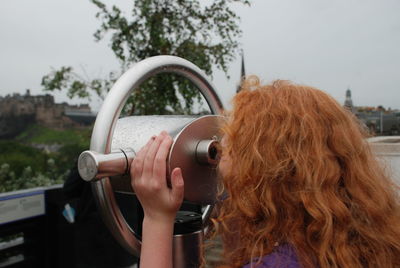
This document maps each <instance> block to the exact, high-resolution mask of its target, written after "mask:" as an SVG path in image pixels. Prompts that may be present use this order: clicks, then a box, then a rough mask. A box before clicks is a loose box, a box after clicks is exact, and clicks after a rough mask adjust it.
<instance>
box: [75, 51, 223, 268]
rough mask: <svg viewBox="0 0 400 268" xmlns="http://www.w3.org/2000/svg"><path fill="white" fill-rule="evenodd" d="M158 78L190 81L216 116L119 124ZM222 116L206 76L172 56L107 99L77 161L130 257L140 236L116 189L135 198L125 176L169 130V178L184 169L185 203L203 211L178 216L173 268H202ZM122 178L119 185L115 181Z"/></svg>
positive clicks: (142, 68)
mask: <svg viewBox="0 0 400 268" xmlns="http://www.w3.org/2000/svg"><path fill="white" fill-rule="evenodd" d="M159 73H175V74H179V75H181V76H183V77H186V78H187V79H189V80H190V81H191V82H192V83H193V84H194V85H195V86H196V87H197V88H198V89H199V90H200V92H201V93H202V95H203V96H204V98H205V99H206V101H207V103H208V105H209V106H210V109H211V112H212V113H213V114H214V115H207V116H202V117H194V116H176V115H175V116H165V115H164V116H158V115H154V116H132V117H125V118H120V119H118V118H119V116H120V113H121V110H122V108H123V106H124V104H125V102H126V100H127V99H128V97H129V95H130V94H131V92H132V91H133V90H134V89H135V88H137V87H138V86H139V85H140V84H141V83H142V82H144V81H145V80H146V79H148V78H149V77H151V76H154V75H156V74H159ZM149 101H151V100H149ZM221 111H222V104H221V101H220V100H219V98H218V96H217V94H216V93H215V90H214V88H213V86H212V84H211V83H210V82H209V81H208V79H207V78H206V76H205V75H204V73H203V72H202V71H201V70H200V69H199V68H198V67H197V66H195V65H194V64H192V63H191V62H189V61H187V60H184V59H182V58H179V57H174V56H156V57H152V58H148V59H146V60H143V61H141V62H139V63H137V64H135V65H134V66H133V67H132V68H130V69H129V70H128V71H127V72H125V73H124V74H123V75H122V76H121V77H120V78H119V79H118V80H117V82H116V83H115V85H114V86H113V88H112V89H111V91H110V92H109V93H108V95H107V97H106V99H105V100H104V103H103V105H102V107H101V109H100V111H99V113H98V115H97V118H96V122H95V125H94V128H93V133H92V137H91V142H90V151H85V152H83V153H82V154H81V155H80V156H79V161H78V170H79V174H80V175H81V177H82V178H83V179H84V180H86V181H90V182H92V189H93V192H94V195H95V198H96V201H97V205H98V207H99V209H100V211H101V214H102V216H103V219H104V221H105V223H106V225H107V226H108V228H109V229H110V231H111V232H112V233H113V235H114V237H115V238H116V239H117V240H118V241H119V242H120V244H121V245H122V246H124V247H125V248H126V249H127V250H128V251H129V252H130V253H132V254H134V255H137V256H140V248H141V241H140V233H139V232H138V230H134V228H132V227H131V226H130V225H129V224H128V223H127V221H126V219H125V217H124V216H123V213H121V210H120V207H119V206H118V204H117V201H116V198H115V195H114V191H116V189H117V188H118V190H119V191H123V192H125V193H132V194H134V193H133V190H132V189H131V186H130V177H129V176H127V174H129V169H130V164H131V162H132V160H133V159H134V158H135V154H136V152H138V151H139V150H140V148H141V147H143V146H144V145H145V144H146V142H147V141H148V139H149V138H150V137H151V136H153V135H157V134H159V133H160V132H161V131H162V130H165V131H167V132H168V133H169V135H170V136H171V137H172V138H173V140H174V141H173V144H172V146H171V149H170V152H169V155H168V159H167V175H168V174H170V173H171V171H172V170H173V169H174V168H175V167H180V168H181V170H182V173H183V178H184V180H185V189H184V190H185V195H184V199H185V200H187V201H189V202H192V203H195V204H198V205H201V206H202V210H201V211H202V214H196V213H192V212H189V213H185V212H179V213H178V216H177V219H176V221H175V222H176V223H175V230H174V240H173V243H174V244H173V248H174V256H173V262H174V267H176V268H183V267H185V268H187V267H197V266H198V265H199V260H200V245H201V243H202V239H203V233H204V230H205V229H207V228H206V226H205V225H206V222H207V220H208V217H209V216H210V213H211V211H212V209H213V205H214V203H215V200H216V194H217V193H216V192H217V190H216V189H217V181H216V164H217V162H218V150H217V148H218V147H217V146H218V142H219V140H220V137H219V131H218V128H219V125H220V123H221V122H220V121H221V117H220V116H218V115H217V114H219V113H220V112H221ZM124 174H125V177H124V176H122V179H121V175H124ZM118 176H119V179H115V180H114V178H117V177H118ZM121 181H122V183H121ZM121 188H122V190H121ZM131 213H135V211H132V212H131ZM156 254H157V253H156V252H155V255H156Z"/></svg>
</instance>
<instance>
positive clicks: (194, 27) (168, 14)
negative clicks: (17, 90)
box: [42, 0, 249, 114]
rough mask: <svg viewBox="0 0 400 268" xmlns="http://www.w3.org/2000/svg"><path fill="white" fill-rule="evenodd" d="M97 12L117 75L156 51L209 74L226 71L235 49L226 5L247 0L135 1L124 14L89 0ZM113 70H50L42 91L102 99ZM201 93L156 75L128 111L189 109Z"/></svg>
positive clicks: (98, 35)
mask: <svg viewBox="0 0 400 268" xmlns="http://www.w3.org/2000/svg"><path fill="white" fill-rule="evenodd" d="M91 1H92V3H93V4H95V5H96V6H97V7H98V8H99V10H98V12H97V14H96V17H97V18H98V19H100V20H101V26H100V28H99V29H98V30H97V31H96V32H95V33H94V37H95V40H96V41H100V40H102V39H104V38H105V37H108V36H110V34H111V40H110V46H111V49H112V50H113V52H114V54H115V56H116V57H117V59H118V60H119V61H120V63H121V74H122V72H123V71H124V70H126V69H127V68H128V67H129V65H131V64H132V63H135V62H138V61H140V60H142V59H145V58H148V57H151V56H156V55H175V56H180V57H182V58H185V59H187V60H189V61H191V62H193V63H194V64H196V65H197V66H199V67H200V68H201V69H202V70H203V71H204V72H205V73H206V74H207V75H212V71H213V67H216V68H218V69H220V70H222V71H224V72H225V74H226V75H227V71H228V63H229V62H231V61H232V60H233V59H234V58H235V55H236V54H237V51H238V46H239V43H238V41H237V39H238V37H239V36H240V35H241V30H240V29H239V26H238V22H239V17H238V16H237V15H236V14H235V13H234V12H233V11H232V9H231V7H230V5H231V4H232V3H234V2H238V3H241V4H245V5H249V1H248V0H214V1H212V2H211V3H210V4H209V5H203V4H200V1H199V0H171V1H165V0H137V1H134V5H133V7H132V10H131V16H130V17H129V18H128V17H126V16H124V15H123V13H122V12H121V10H120V9H119V8H118V7H116V6H112V7H111V8H108V7H107V6H106V5H105V4H104V3H102V2H101V1H98V0H91ZM116 77H117V72H110V74H109V76H108V77H107V78H99V79H94V80H91V81H88V80H85V79H82V77H81V76H79V75H78V74H77V73H75V72H74V71H73V68H72V67H62V68H61V69H60V70H54V71H53V72H51V73H50V74H48V75H46V76H44V77H43V79H42V85H43V87H44V90H46V91H54V90H67V92H68V96H69V97H75V96H78V97H81V98H90V95H91V94H93V93H95V94H96V95H98V96H100V97H104V95H105V93H106V92H107V91H108V90H109V89H110V88H111V86H112V84H113V83H114V82H115V80H116ZM200 99H201V97H200V93H199V92H198V90H197V89H195V88H194V86H193V85H191V83H190V82H189V81H187V80H186V79H184V78H182V77H179V76H175V75H170V74H168V75H166V74H159V75H157V76H155V77H153V78H151V79H149V80H148V81H146V82H145V83H144V84H142V86H141V87H140V88H137V89H136V90H135V91H134V92H133V94H132V96H131V97H130V98H129V100H128V103H129V107H128V108H127V109H128V110H129V111H126V112H128V113H131V114H166V113H190V112H191V111H192V108H193V104H194V102H195V101H196V100H198V101H200Z"/></svg>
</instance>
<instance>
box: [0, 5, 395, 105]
mask: <svg viewBox="0 0 400 268" xmlns="http://www.w3.org/2000/svg"><path fill="white" fill-rule="evenodd" d="M104 2H106V3H115V4H117V5H118V6H120V7H122V8H123V9H124V10H126V11H127V13H129V10H130V7H131V4H130V3H131V1H128V0H125V1H124V0H114V1H111V0H107V1H104ZM252 3H253V4H252V6H251V7H243V6H235V10H236V11H237V12H238V14H239V15H240V16H241V18H242V20H241V28H242V30H243V37H242V38H241V43H242V44H243V49H244V53H245V64H246V72H247V74H256V75H258V76H259V77H260V78H261V79H262V80H263V81H264V82H266V83H267V82H270V81H272V80H274V79H278V78H279V79H289V80H292V81H294V82H297V83H302V84H307V85H311V86H314V87H317V88H320V89H322V90H324V91H326V92H328V93H329V94H331V95H332V96H333V97H335V98H336V99H337V100H338V101H339V102H341V103H343V101H344V96H345V91H346V89H347V88H348V87H349V88H350V89H351V91H352V94H353V102H354V104H355V105H358V106H362V105H369V106H377V105H383V106H385V107H392V108H400V1H399V0H333V1H328V0H254V1H252ZM96 11H97V8H96V7H95V6H94V5H93V4H91V3H90V2H89V1H88V0H87V1H85V0H79V1H78V0H74V1H73V0H36V1H32V0H1V1H0V96H4V95H6V94H9V93H13V92H19V93H21V94H23V93H24V92H25V90H26V89H27V88H29V89H31V92H32V93H33V94H42V89H41V86H40V81H41V78H42V76H43V75H45V74H47V73H49V72H50V71H51V67H54V68H59V67H61V66H73V67H74V68H75V69H76V70H77V71H78V72H82V73H83V70H85V72H86V73H87V76H88V77H91V78H94V77H98V76H99V75H100V76H101V75H106V74H107V73H108V72H109V71H110V70H116V69H118V66H119V64H118V62H117V61H116V59H115V57H114V56H113V53H112V51H111V49H110V48H109V47H108V41H107V40H104V41H102V42H99V43H96V42H95V41H94V37H93V33H94V31H95V30H96V29H97V28H98V26H99V24H100V22H99V21H98V20H97V19H96V18H95V16H94V15H95V13H96ZM230 66H231V68H230V75H231V79H230V80H227V79H226V78H225V76H224V75H223V74H222V73H221V72H217V73H216V74H215V75H214V79H213V81H214V84H215V86H216V88H217V91H218V93H219V95H220V96H221V98H222V99H223V101H224V103H225V104H227V103H228V102H229V100H230V98H231V97H232V96H233V94H234V92H235V89H236V86H237V83H238V79H239V73H240V60H239V59H238V60H237V61H235V62H232V63H231V65H230ZM56 100H57V101H59V102H60V101H64V100H67V98H66V97H65V94H57V96H56ZM92 105H93V107H94V108H95V109H98V107H99V105H100V103H92Z"/></svg>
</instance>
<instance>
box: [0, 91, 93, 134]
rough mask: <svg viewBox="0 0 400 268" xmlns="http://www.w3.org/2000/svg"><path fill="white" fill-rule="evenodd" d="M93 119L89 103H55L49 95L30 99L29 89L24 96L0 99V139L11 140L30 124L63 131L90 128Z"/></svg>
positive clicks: (8, 96) (14, 95)
mask: <svg viewBox="0 0 400 268" xmlns="http://www.w3.org/2000/svg"><path fill="white" fill-rule="evenodd" d="M94 119H95V115H94V114H93V113H92V112H91V110H90V107H89V105H88V104H81V105H69V104H68V103H66V102H63V103H55V101H54V97H53V96H52V95H50V94H45V95H36V96H33V95H31V94H30V90H29V89H28V90H26V93H25V94H24V95H20V94H18V93H14V94H13V95H7V96H5V97H1V96H0V138H13V137H14V136H15V135H18V134H19V133H20V132H21V131H22V130H23V129H25V127H26V126H27V125H29V124H32V123H36V124H40V125H43V126H46V127H50V128H58V129H62V128H68V127H79V126H85V125H90V124H92V123H93V122H94Z"/></svg>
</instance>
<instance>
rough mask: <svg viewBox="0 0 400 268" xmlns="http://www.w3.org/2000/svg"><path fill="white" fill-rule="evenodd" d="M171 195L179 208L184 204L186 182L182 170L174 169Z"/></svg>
mask: <svg viewBox="0 0 400 268" xmlns="http://www.w3.org/2000/svg"><path fill="white" fill-rule="evenodd" d="M171 185H172V190H171V195H172V199H173V200H174V202H175V204H176V205H177V206H178V208H179V206H180V205H181V204H182V202H183V194H184V182H183V176H182V170H181V169H180V168H174V170H173V171H172V172H171Z"/></svg>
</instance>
